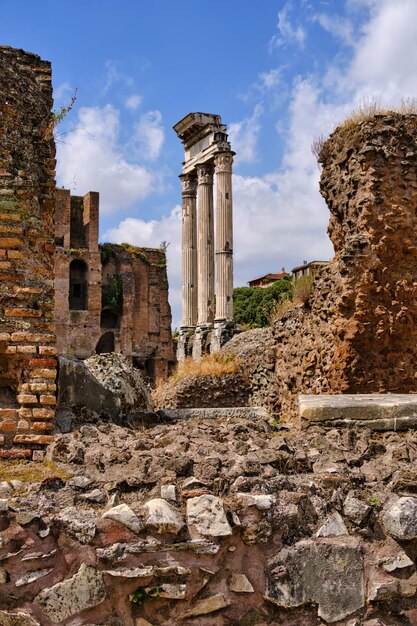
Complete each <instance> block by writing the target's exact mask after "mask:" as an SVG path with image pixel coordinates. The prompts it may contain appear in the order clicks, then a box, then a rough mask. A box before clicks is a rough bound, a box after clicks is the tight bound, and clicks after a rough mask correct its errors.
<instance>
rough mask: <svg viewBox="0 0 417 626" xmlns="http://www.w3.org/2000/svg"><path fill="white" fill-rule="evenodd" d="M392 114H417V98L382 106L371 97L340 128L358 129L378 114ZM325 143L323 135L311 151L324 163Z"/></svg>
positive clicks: (347, 131)
mask: <svg viewBox="0 0 417 626" xmlns="http://www.w3.org/2000/svg"><path fill="white" fill-rule="evenodd" d="M392 114H400V115H417V98H403V99H402V100H401V101H400V102H399V103H398V104H397V105H396V106H394V107H392V108H389V107H384V106H382V105H381V104H380V103H379V102H378V100H377V99H375V98H369V99H368V100H364V101H363V102H361V104H359V106H358V107H357V108H356V109H354V110H353V111H352V113H351V114H350V115H349V116H348V117H347V118H346V119H345V120H344V121H343V122H342V123H341V124H338V128H339V129H340V130H341V131H343V132H344V133H349V132H350V131H354V130H356V129H357V127H358V125H359V124H361V123H362V122H367V121H368V120H371V119H372V118H373V117H375V116H376V115H392ZM325 144H326V138H325V137H324V136H323V135H321V136H320V137H317V138H316V139H314V140H313V143H312V144H311V151H312V153H313V154H314V156H315V157H316V159H317V161H318V162H319V163H323V162H324V161H325V159H326V154H324V153H323V148H324V146H325Z"/></svg>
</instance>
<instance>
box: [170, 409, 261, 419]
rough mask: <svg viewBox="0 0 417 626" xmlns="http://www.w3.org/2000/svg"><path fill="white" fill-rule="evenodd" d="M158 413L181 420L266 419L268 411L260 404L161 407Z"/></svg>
mask: <svg viewBox="0 0 417 626" xmlns="http://www.w3.org/2000/svg"><path fill="white" fill-rule="evenodd" d="M158 414H159V415H160V416H161V417H162V418H164V417H165V418H167V419H172V420H181V419H191V418H198V419H217V418H225V417H231V418H235V419H238V418H246V419H259V418H266V419H268V417H269V413H268V411H267V410H266V409H265V408H264V407H262V406H236V407H225V408H222V407H219V408H215V409H212V408H206V409H161V410H159V411H158Z"/></svg>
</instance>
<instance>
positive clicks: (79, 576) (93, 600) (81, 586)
mask: <svg viewBox="0 0 417 626" xmlns="http://www.w3.org/2000/svg"><path fill="white" fill-rule="evenodd" d="M105 597H106V589H105V587H104V582H103V575H102V574H101V572H97V571H96V570H95V569H94V568H92V567H89V566H87V565H85V564H84V563H83V564H82V565H81V567H80V569H79V570H78V572H77V573H76V574H74V576H72V577H71V578H69V579H68V580H64V581H63V582H62V583H57V584H56V585H54V586H53V587H50V588H49V589H44V590H43V591H41V592H40V593H39V594H38V595H37V596H36V598H35V602H36V603H37V604H38V605H39V606H40V607H41V609H42V610H43V612H44V613H45V614H46V615H47V616H48V618H49V619H50V620H51V622H53V623H54V624H59V623H61V622H62V621H64V620H66V619H67V618H68V617H71V615H75V614H76V613H79V612H81V611H84V610H85V609H89V608H91V607H93V606H97V605H98V604H100V602H102V601H103V600H104V598H105Z"/></svg>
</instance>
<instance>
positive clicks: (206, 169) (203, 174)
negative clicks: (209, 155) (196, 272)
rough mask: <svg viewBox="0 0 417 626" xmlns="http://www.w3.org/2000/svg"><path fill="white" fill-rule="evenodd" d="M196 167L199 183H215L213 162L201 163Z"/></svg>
mask: <svg viewBox="0 0 417 626" xmlns="http://www.w3.org/2000/svg"><path fill="white" fill-rule="evenodd" d="M196 169H197V178H198V184H199V185H212V184H213V174H214V165H213V164H212V163H199V164H198V165H197V168H196Z"/></svg>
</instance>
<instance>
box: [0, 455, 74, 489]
mask: <svg viewBox="0 0 417 626" xmlns="http://www.w3.org/2000/svg"><path fill="white" fill-rule="evenodd" d="M52 476H58V477H59V478H62V479H63V480H67V479H68V478H70V477H71V474H70V473H69V472H66V471H65V470H63V469H61V468H60V467H58V466H57V465H56V464H55V463H53V462H52V461H44V462H43V463H40V462H35V461H22V460H20V459H16V460H2V461H0V480H6V481H9V480H21V481H22V482H24V483H40V482H42V481H43V480H45V478H51V477H52Z"/></svg>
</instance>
